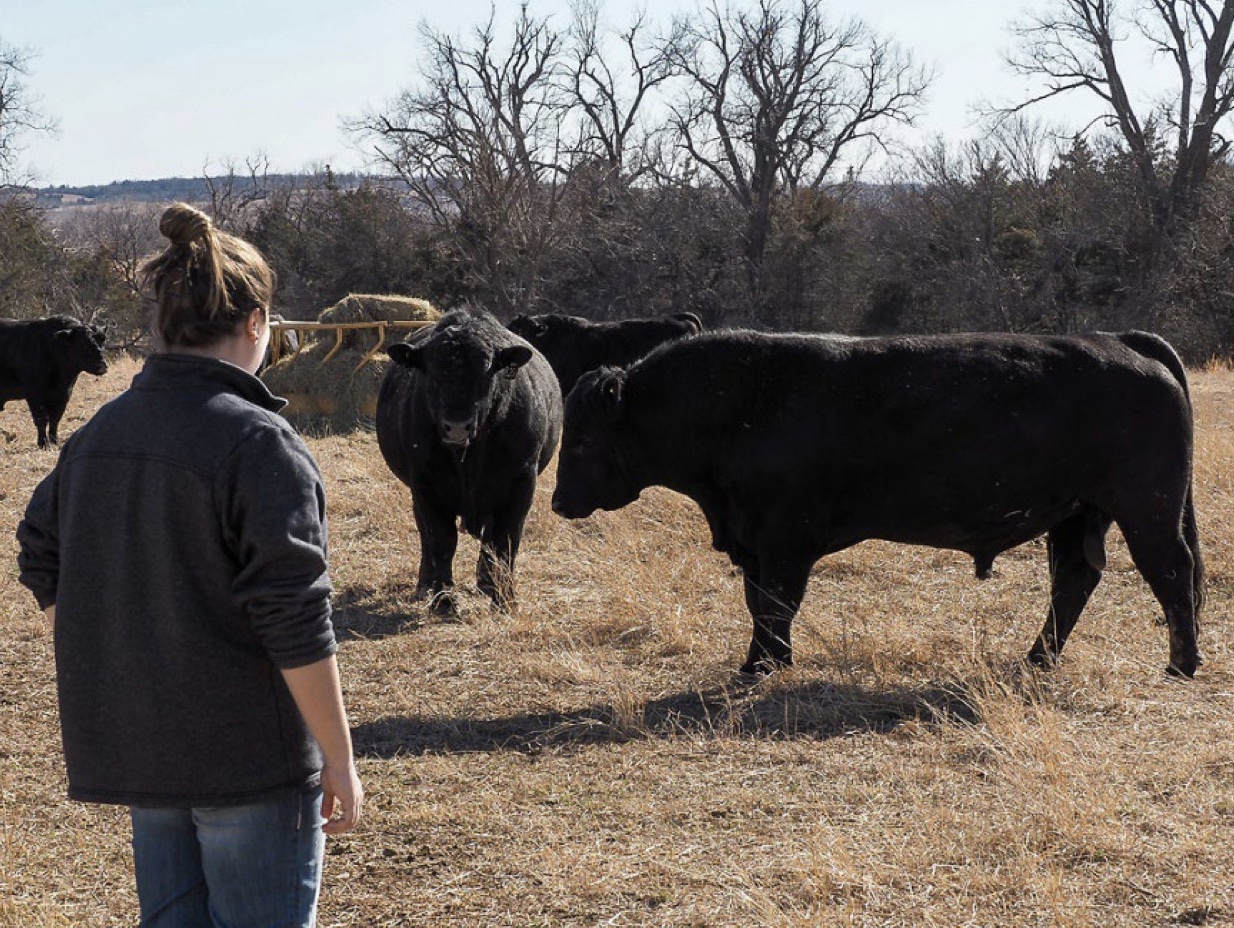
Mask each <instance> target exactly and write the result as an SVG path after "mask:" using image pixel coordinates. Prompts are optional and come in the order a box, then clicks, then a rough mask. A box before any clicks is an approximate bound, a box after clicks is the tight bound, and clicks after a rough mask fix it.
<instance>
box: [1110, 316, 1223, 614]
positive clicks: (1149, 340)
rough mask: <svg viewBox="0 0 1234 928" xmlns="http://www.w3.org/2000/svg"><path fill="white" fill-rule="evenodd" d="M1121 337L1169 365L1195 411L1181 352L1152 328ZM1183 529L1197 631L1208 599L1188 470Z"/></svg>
mask: <svg viewBox="0 0 1234 928" xmlns="http://www.w3.org/2000/svg"><path fill="white" fill-rule="evenodd" d="M1118 340H1119V341H1121V342H1122V343H1123V344H1124V345H1126V346H1127V347H1128V348H1130V349H1131V350H1132V351H1134V352H1135V353H1136V354H1139V355H1143V356H1144V357H1146V358H1151V359H1152V360H1154V361H1157V362H1158V363H1160V364H1163V365H1165V367H1166V369H1167V370H1169V372H1170V373H1171V374H1172V375H1173V376H1174V379H1175V380H1176V381H1178V385H1179V386H1180V387H1182V390H1183V395H1184V396H1186V397H1187V410H1188V412H1189V413H1190V412H1191V411H1192V408H1191V390H1190V389H1189V388H1188V386H1187V369H1186V368H1185V367H1184V366H1183V362H1182V359H1181V358H1180V357H1179V356H1178V352H1176V351H1175V350H1174V348H1173V347H1172V346H1171V345H1170V343H1169V342H1167V341H1166V340H1165V339H1164V338H1162V337H1161V336H1160V335H1154V334H1152V333H1151V332H1123V333H1121V334H1120V335H1119V336H1118ZM1193 454H1194V452H1193ZM1193 470H1194V466H1193ZM1182 529H1183V540H1184V541H1185V542H1186V543H1187V547H1188V548H1190V549H1191V557H1192V559H1193V560H1194V561H1195V569H1194V570H1193V571H1192V588H1193V591H1194V595H1195V624H1196V632H1197V633H1198V632H1199V630H1200V629H1199V626H1200V610H1201V609H1202V608H1203V606H1204V599H1205V594H1204V556H1203V555H1202V554H1201V553H1200V531H1199V527H1198V525H1197V524H1196V518H1195V495H1194V493H1193V491H1192V475H1191V474H1190V473H1189V474H1187V498H1186V501H1185V502H1184V503H1183V524H1182Z"/></svg>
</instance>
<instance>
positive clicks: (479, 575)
mask: <svg viewBox="0 0 1234 928" xmlns="http://www.w3.org/2000/svg"><path fill="white" fill-rule="evenodd" d="M535 490H536V477H535V472H534V471H529V472H528V473H527V474H525V475H523V477H521V478H520V479H519V480H518V482H517V483H516V484H515V486H514V487H513V488H512V489H511V492H510V495H509V497H508V498H507V502H506V505H504V506H501V507H500V508H499V509H497V510H496V511H495V512H494V513H493V515H492V517H491V518H490V519H489V520H488V521H487V522H485V524H484V533H483V535H482V537H481V540H480V559H479V561H478V562H477V563H476V586H478V587H479V588H480V592H481V593H483V594H485V595H486V596H488V597H489V599H491V600H492V601H493V605H494V606H496V607H497V608H498V609H503V610H506V611H509V610H512V609H514V608H515V604H516V597H515V588H514V560H515V558H516V557H517V556H518V547H519V544H520V542H521V541H522V538H523V524H524V523H525V522H526V521H527V513H528V512H530V511H531V501H532V499H533V498H534V496H535Z"/></svg>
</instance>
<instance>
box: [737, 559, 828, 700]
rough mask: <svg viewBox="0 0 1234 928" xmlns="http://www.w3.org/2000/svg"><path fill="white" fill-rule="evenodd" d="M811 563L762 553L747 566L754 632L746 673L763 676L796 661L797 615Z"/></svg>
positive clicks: (748, 600) (749, 600) (748, 604)
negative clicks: (794, 620)
mask: <svg viewBox="0 0 1234 928" xmlns="http://www.w3.org/2000/svg"><path fill="white" fill-rule="evenodd" d="M810 566H811V565H810V564H804V565H803V564H800V563H794V562H779V561H773V560H771V559H768V558H766V557H759V558H758V560H757V562H756V563H754V564H749V565H747V566H746V567H745V569H744V574H745V595H746V607H747V608H748V609H749V610H750V618H751V619H752V620H753V622H754V636H753V637H752V638H751V640H750V650H749V653H748V654H747V655H746V662H745V663H744V664H742V665H741V672H742V673H747V674H753V675H756V676H763V675H766V674H769V673H772V672H774V671H776V670H779V669H780V668H782V667H789V666H791V665H792V663H793V644H792V629H793V618H794V617H795V616H796V615H797V610H798V609H800V608H801V600H802V597H803V596H804V595H805V589H806V583H807V582H808V581H809V578H810ZM751 567H753V568H755V569H753V570H752V569H751Z"/></svg>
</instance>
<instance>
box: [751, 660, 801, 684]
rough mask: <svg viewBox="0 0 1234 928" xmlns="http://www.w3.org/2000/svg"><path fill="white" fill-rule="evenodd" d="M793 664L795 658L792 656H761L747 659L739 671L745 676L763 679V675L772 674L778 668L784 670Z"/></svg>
mask: <svg viewBox="0 0 1234 928" xmlns="http://www.w3.org/2000/svg"><path fill="white" fill-rule="evenodd" d="M792 666H793V659H792V658H791V657H789V658H774V657H760V658H759V659H758V660H747V661H746V662H745V663H744V664H742V665H741V669H740V671H739V672H740V673H741V675H742V676H744V677H752V678H754V679H756V680H761V679H762V678H763V677H769V676H771V675H772V674H773V673H775V672H776V671H777V670H784V669H786V668H788V667H792Z"/></svg>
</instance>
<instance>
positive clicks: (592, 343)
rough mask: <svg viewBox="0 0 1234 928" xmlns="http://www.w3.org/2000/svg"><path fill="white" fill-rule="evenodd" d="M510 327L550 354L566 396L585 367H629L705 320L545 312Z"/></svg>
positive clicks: (683, 316)
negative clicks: (606, 318)
mask: <svg viewBox="0 0 1234 928" xmlns="http://www.w3.org/2000/svg"><path fill="white" fill-rule="evenodd" d="M508 328H509V329H510V331H511V332H513V333H514V334H515V335H517V336H519V337H520V338H525V339H526V340H527V341H529V342H530V343H531V344H532V345H534V346H535V348H536V349H537V350H538V351H539V352H540V353H541V354H543V355H544V357H546V358H548V363H549V364H551V365H552V366H553V372H554V373H555V374H556V375H557V380H558V382H559V383H560V384H561V395H562V396H566V395H568V394H569V392H570V391H571V390H572V389H573V388H574V384H575V383H577V382H578V379H579V378H580V377H582V376H583V375H584V374H585V373H587V372H588V371H593V370H595V369H596V368H597V367H603V366H604V365H606V364H609V365H612V366H613V367H627V366H628V365H630V364H633V363H634V362H635V361H637V360H638V359H639V358H641V357H643V355H645V354H647V353H648V352H650V351H651V350H652V349H654V348H656V347H658V346H659V345H662V344H664V343H665V342H667V341H670V340H672V339H674V338H683V337H685V336H687V335H697V334H698V333H699V332H701V331H703V323H702V321H701V320H700V319H699V318H698V316H696V315H694V313H677V314H676V315H674V316H663V317H660V318H654V319H625V320H622V321H620V322H591V321H589V320H587V319H583V318H581V317H579V316H566V315H561V314H558V313H548V314H546V315H542V316H515V317H514V318H513V319H512V320H510V323H509V326H508Z"/></svg>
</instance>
